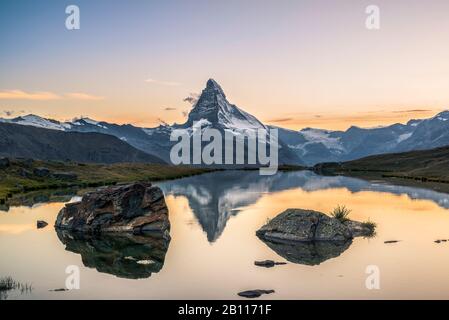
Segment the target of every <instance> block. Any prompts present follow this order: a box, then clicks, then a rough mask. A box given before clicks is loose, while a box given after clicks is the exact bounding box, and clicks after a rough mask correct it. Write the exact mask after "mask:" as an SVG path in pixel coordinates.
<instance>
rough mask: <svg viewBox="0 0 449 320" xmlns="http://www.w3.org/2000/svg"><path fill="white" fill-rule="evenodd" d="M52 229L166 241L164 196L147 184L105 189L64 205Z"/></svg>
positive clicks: (159, 190)
mask: <svg viewBox="0 0 449 320" xmlns="http://www.w3.org/2000/svg"><path fill="white" fill-rule="evenodd" d="M55 227H56V228H58V229H64V230H70V231H77V232H84V233H104V232H129V233H134V234H142V233H147V232H149V233H159V234H162V236H163V237H165V238H169V237H170V235H169V230H170V222H169V220H168V209H167V205H166V204H165V199H164V194H163V193H162V191H161V189H159V188H158V187H155V186H152V185H151V184H150V183H133V184H129V185H122V186H114V187H105V188H101V189H98V190H97V191H94V192H90V193H88V194H86V195H84V196H83V198H82V200H81V201H80V202H75V203H68V204H66V206H65V207H64V208H63V209H62V210H61V211H60V212H59V214H58V217H57V219H56V224H55Z"/></svg>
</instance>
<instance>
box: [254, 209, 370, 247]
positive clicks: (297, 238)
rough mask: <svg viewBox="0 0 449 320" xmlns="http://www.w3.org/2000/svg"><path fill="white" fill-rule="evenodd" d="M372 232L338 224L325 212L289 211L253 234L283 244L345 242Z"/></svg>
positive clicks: (351, 223) (350, 223)
mask: <svg viewBox="0 0 449 320" xmlns="http://www.w3.org/2000/svg"><path fill="white" fill-rule="evenodd" d="M372 233H373V230H370V229H369V228H367V227H366V226H365V225H364V224H363V223H361V222H356V221H351V220H348V221H345V222H340V221H339V220H338V219H335V218H332V217H329V216H327V215H326V214H324V213H321V212H317V211H313V210H302V209H288V210H286V211H284V212H282V213H281V214H279V215H278V216H276V217H275V218H273V219H272V220H271V221H270V222H269V223H267V224H266V225H264V226H263V227H262V228H260V229H259V230H257V232H256V234H257V236H258V237H260V238H262V239H265V240H269V241H285V242H301V241H348V240H351V239H352V238H354V237H359V236H370V235H371V234H372Z"/></svg>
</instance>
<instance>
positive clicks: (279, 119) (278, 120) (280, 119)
mask: <svg viewBox="0 0 449 320" xmlns="http://www.w3.org/2000/svg"><path fill="white" fill-rule="evenodd" d="M292 120H294V119H293V118H278V119H271V120H268V122H289V121H292Z"/></svg>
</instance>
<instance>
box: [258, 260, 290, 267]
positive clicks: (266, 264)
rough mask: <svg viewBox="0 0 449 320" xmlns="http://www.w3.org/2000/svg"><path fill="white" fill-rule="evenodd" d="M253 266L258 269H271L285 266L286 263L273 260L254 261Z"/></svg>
mask: <svg viewBox="0 0 449 320" xmlns="http://www.w3.org/2000/svg"><path fill="white" fill-rule="evenodd" d="M254 264H255V265H256V266H258V267H265V268H272V267H274V266H279V265H284V264H287V263H286V262H275V261H273V260H264V261H255V262H254Z"/></svg>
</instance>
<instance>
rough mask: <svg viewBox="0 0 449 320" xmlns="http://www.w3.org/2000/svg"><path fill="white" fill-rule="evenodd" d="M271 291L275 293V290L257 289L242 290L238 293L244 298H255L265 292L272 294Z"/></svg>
mask: <svg viewBox="0 0 449 320" xmlns="http://www.w3.org/2000/svg"><path fill="white" fill-rule="evenodd" d="M271 293H274V290H260V289H257V290H248V291H242V292H239V293H238V295H239V296H240V297H243V298H250V299H253V298H259V297H260V296H261V295H263V294H271Z"/></svg>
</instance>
